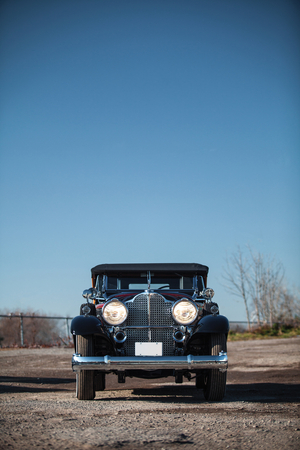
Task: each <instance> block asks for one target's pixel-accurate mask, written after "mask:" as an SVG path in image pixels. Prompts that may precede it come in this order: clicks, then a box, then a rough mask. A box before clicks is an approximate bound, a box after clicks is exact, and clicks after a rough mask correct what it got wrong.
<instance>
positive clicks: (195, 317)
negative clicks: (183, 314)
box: [172, 297, 199, 325]
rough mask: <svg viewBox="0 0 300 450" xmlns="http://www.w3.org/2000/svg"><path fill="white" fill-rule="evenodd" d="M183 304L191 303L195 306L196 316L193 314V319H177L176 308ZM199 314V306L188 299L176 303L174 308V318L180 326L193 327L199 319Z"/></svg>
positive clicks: (184, 298)
mask: <svg viewBox="0 0 300 450" xmlns="http://www.w3.org/2000/svg"><path fill="white" fill-rule="evenodd" d="M183 302H187V303H189V304H190V305H192V306H193V308H194V314H193V317H192V318H191V319H190V320H186V321H179V320H178V317H176V315H175V309H176V307H178V305H179V304H180V303H183ZM198 312H199V309H198V306H197V305H196V304H195V303H194V302H193V301H192V300H190V299H189V298H186V297H183V298H181V299H180V300H177V302H175V303H174V305H173V307H172V317H173V319H174V320H175V322H176V323H178V324H179V325H191V324H192V323H194V322H195V321H196V319H197V317H198Z"/></svg>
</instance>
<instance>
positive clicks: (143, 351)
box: [135, 342, 162, 356]
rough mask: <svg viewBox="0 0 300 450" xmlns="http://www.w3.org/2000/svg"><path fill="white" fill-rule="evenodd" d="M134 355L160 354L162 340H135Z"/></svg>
mask: <svg viewBox="0 0 300 450" xmlns="http://www.w3.org/2000/svg"><path fill="white" fill-rule="evenodd" d="M135 356H162V342H136V343H135Z"/></svg>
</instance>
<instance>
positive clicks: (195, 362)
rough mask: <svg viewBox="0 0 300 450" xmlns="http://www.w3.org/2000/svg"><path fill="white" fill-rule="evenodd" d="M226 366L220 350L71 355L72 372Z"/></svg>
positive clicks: (222, 368)
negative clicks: (196, 353) (209, 353)
mask: <svg viewBox="0 0 300 450" xmlns="http://www.w3.org/2000/svg"><path fill="white" fill-rule="evenodd" d="M227 368H228V358H227V353H224V352H221V353H220V354H219V356H193V355H187V356H128V357H126V356H124V357H118V356H109V355H106V356H81V355H80V354H79V353H74V354H73V357H72V369H73V372H80V371H81V370H101V371H103V372H112V371H115V370H117V371H118V370H122V371H124V370H130V369H135V370H156V369H175V370H184V369H186V370H195V369H220V370H222V371H225V370H226V369H227Z"/></svg>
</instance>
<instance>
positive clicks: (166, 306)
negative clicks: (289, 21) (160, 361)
mask: <svg viewBox="0 0 300 450" xmlns="http://www.w3.org/2000/svg"><path fill="white" fill-rule="evenodd" d="M126 306H127V308H128V318H127V320H126V327H134V326H136V327H143V326H144V327H149V326H150V330H149V328H142V329H135V328H127V329H126V333H127V340H126V341H125V344H124V346H125V350H126V355H127V356H134V355H135V342H162V343H163V356H172V355H174V349H175V343H174V340H173V330H172V328H167V327H170V326H172V325H173V317H172V302H168V301H166V300H165V299H164V297H162V296H161V295H159V294H155V293H151V294H147V293H143V294H138V295H137V296H136V297H135V298H134V299H133V300H131V301H129V302H126ZM152 327H153V328H152ZM155 327H166V328H155Z"/></svg>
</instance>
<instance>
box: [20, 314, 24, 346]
mask: <svg viewBox="0 0 300 450" xmlns="http://www.w3.org/2000/svg"><path fill="white" fill-rule="evenodd" d="M20 340H21V347H24V330H23V314H22V313H20Z"/></svg>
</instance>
